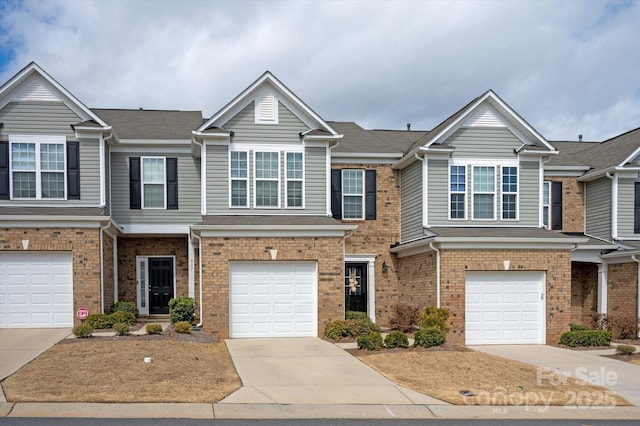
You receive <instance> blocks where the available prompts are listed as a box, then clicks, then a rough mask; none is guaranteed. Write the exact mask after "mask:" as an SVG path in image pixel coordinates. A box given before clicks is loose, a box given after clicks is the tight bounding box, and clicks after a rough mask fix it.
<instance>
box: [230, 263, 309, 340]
mask: <svg viewBox="0 0 640 426" xmlns="http://www.w3.org/2000/svg"><path fill="white" fill-rule="evenodd" d="M316 268H317V267H316V264H315V262H232V263H231V264H230V268H229V271H230V272H229V281H230V283H229V285H230V287H231V290H230V298H231V300H230V308H231V313H230V335H231V337H232V338H238V337H298V336H300V337H301V336H316V335H317V273H316ZM237 288H242V291H240V292H239V291H237V290H236V289H237ZM245 306H249V308H248V312H250V313H251V314H250V315H247V314H246V313H245V312H246V311H247V308H246V307H245Z"/></svg>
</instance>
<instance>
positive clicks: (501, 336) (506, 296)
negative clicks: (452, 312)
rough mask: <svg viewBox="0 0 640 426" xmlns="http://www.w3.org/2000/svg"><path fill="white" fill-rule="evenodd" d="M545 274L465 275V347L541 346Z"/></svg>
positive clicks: (543, 340)
mask: <svg viewBox="0 0 640 426" xmlns="http://www.w3.org/2000/svg"><path fill="white" fill-rule="evenodd" d="M544 282H545V274H544V272H508V271H500V272H467V278H466V295H465V309H466V311H465V318H466V319H465V336H466V338H465V343H466V344H467V345H490V344H505V345H507V344H544V343H545V317H544V312H545V303H544Z"/></svg>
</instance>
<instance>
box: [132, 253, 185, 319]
mask: <svg viewBox="0 0 640 426" xmlns="http://www.w3.org/2000/svg"><path fill="white" fill-rule="evenodd" d="M157 257H170V258H171V261H172V262H173V297H177V294H176V257H175V256H174V255H171V254H168V255H164V256H163V255H153V256H136V304H137V306H138V311H139V312H140V315H149V289H150V287H149V259H154V258H157Z"/></svg>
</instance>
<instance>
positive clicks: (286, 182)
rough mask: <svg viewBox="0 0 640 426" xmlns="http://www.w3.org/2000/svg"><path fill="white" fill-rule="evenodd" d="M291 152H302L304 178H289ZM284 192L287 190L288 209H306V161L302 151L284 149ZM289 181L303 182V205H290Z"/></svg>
mask: <svg viewBox="0 0 640 426" xmlns="http://www.w3.org/2000/svg"><path fill="white" fill-rule="evenodd" d="M289 154H300V158H301V160H302V178H300V179H298V178H295V179H294V178H292V179H289V177H288V176H287V172H288V171H289V160H288V158H289ZM283 155H284V162H285V165H284V182H285V183H284V192H285V196H284V197H285V198H284V199H285V207H286V208H288V209H297V210H301V209H304V206H305V199H306V197H305V187H306V185H305V161H304V152H300V151H284V154H283ZM289 182H302V205H300V206H290V205H289Z"/></svg>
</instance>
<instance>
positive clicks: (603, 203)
mask: <svg viewBox="0 0 640 426" xmlns="http://www.w3.org/2000/svg"><path fill="white" fill-rule="evenodd" d="M611 186H612V185H611V180H609V179H607V178H602V179H598V180H596V181H593V182H587V185H586V189H585V199H586V201H585V202H586V219H585V220H586V230H587V234H589V235H592V236H594V237H598V238H602V239H604V240H611Z"/></svg>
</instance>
